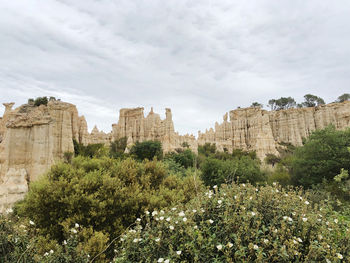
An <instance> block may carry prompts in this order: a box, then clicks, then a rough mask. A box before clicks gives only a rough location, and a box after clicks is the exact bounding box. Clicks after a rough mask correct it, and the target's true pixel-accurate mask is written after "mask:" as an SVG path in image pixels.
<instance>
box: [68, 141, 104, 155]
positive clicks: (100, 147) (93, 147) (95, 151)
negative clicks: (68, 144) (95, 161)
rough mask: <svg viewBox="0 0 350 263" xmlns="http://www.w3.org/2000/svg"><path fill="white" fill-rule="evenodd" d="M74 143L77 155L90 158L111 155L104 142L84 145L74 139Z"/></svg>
mask: <svg viewBox="0 0 350 263" xmlns="http://www.w3.org/2000/svg"><path fill="white" fill-rule="evenodd" d="M73 145H74V154H75V156H79V155H81V156H85V157H89V158H93V157H97V158H99V157H103V156H108V155H109V149H107V148H106V147H105V146H104V144H103V143H92V144H88V145H83V144H82V143H78V142H77V141H76V140H75V139H73Z"/></svg>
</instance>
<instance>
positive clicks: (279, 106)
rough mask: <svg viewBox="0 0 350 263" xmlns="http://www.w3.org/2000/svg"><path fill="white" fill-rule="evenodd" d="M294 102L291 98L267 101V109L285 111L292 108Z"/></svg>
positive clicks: (294, 104)
mask: <svg viewBox="0 0 350 263" xmlns="http://www.w3.org/2000/svg"><path fill="white" fill-rule="evenodd" d="M295 106H296V102H295V100H294V99H293V98H292V97H281V98H279V99H277V100H276V99H271V100H269V107H270V109H271V110H286V109H290V108H294V107H295Z"/></svg>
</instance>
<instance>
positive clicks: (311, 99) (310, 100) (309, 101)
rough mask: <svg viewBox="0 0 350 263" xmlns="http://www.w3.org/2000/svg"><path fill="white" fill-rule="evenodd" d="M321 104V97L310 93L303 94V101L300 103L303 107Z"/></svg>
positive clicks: (322, 101) (322, 102)
mask: <svg viewBox="0 0 350 263" xmlns="http://www.w3.org/2000/svg"><path fill="white" fill-rule="evenodd" d="M323 104H325V102H324V100H323V99H322V98H320V97H318V96H315V95H312V94H306V95H305V96H304V102H303V103H301V105H302V106H303V107H316V106H319V105H323Z"/></svg>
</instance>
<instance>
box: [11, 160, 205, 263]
mask: <svg viewBox="0 0 350 263" xmlns="http://www.w3.org/2000/svg"><path fill="white" fill-rule="evenodd" d="M196 189H197V190H198V191H200V189H201V182H200V180H199V179H198V178H196V177H194V176H192V175H189V176H188V177H185V178H184V179H181V178H179V177H177V176H175V175H170V174H168V172H167V170H166V168H165V166H164V164H163V163H162V162H159V161H145V162H142V163H140V162H137V161H135V160H133V159H126V160H115V159H110V158H103V159H96V158H93V159H89V158H86V157H81V156H80V157H76V158H74V159H73V160H72V164H67V163H60V164H58V165H55V166H53V167H52V168H51V170H50V171H49V172H48V174H47V175H46V176H43V177H42V178H41V179H40V180H39V181H37V182H34V183H32V184H31V188H30V191H29V192H28V194H27V195H26V197H25V199H24V201H22V202H20V203H19V204H17V210H18V212H17V213H18V215H19V216H21V217H25V218H30V219H31V220H33V221H34V222H35V223H36V226H37V229H38V235H40V236H43V237H48V238H49V239H52V240H55V241H57V242H58V243H62V242H63V240H64V239H66V236H67V235H68V233H67V231H68V230H69V229H71V228H72V226H74V225H75V224H76V223H77V224H79V225H80V227H81V228H82V229H83V230H84V229H87V230H86V231H88V230H89V229H90V228H91V229H90V230H89V231H90V232H86V231H85V232H84V231H81V233H85V234H82V236H80V242H81V243H82V246H83V247H85V248H86V247H90V248H92V247H93V245H88V244H89V240H91V239H92V238H94V239H95V240H97V241H98V242H100V243H99V244H105V243H106V242H108V241H110V240H112V239H113V238H115V237H116V236H118V235H119V234H120V233H121V232H122V231H123V230H124V229H125V228H126V227H128V226H129V225H130V224H132V223H133V222H134V221H135V219H136V218H137V217H138V216H140V214H141V213H142V212H143V211H144V210H145V209H159V208H161V207H166V206H169V205H171V204H172V203H185V202H188V201H189V200H191V198H193V196H195V195H196ZM68 232H69V231H68ZM97 241H96V242H97ZM101 246H102V245H101ZM84 251H87V252H89V253H90V256H94V255H93V254H92V253H93V252H95V253H96V252H97V251H92V250H91V249H90V250H87V249H84ZM108 253H110V251H107V256H108Z"/></svg>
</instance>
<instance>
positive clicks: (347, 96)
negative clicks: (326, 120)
mask: <svg viewBox="0 0 350 263" xmlns="http://www.w3.org/2000/svg"><path fill="white" fill-rule="evenodd" d="M347 100H350V94H349V93H344V94H343V95H341V96H339V97H338V99H337V100H336V102H344V101H347Z"/></svg>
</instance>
